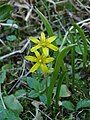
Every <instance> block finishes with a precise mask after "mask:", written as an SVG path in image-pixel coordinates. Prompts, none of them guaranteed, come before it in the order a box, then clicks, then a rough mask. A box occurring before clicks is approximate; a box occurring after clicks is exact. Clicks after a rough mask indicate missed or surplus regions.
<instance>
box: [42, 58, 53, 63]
mask: <svg viewBox="0 0 90 120" xmlns="http://www.w3.org/2000/svg"><path fill="white" fill-rule="evenodd" d="M53 60H54V58H53V57H48V58H46V59H45V61H44V63H49V62H52V61H53Z"/></svg>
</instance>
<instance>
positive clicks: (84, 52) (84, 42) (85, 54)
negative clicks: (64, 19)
mask: <svg viewBox="0 0 90 120" xmlns="http://www.w3.org/2000/svg"><path fill="white" fill-rule="evenodd" d="M73 26H74V28H75V29H77V30H78V32H79V34H80V36H81V38H82V41H83V46H84V51H83V53H82V54H83V66H84V67H85V66H86V64H87V56H88V52H87V51H88V47H87V38H86V36H85V34H84V31H83V30H82V28H80V27H79V25H77V24H75V23H74V24H73Z"/></svg>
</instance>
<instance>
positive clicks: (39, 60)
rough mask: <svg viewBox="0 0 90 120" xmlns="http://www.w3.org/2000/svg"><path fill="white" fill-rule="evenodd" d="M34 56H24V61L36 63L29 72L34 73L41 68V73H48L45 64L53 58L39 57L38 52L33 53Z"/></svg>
mask: <svg viewBox="0 0 90 120" xmlns="http://www.w3.org/2000/svg"><path fill="white" fill-rule="evenodd" d="M35 55H36V57H34V56H25V59H26V60H28V61H31V62H36V63H35V64H34V66H33V67H32V68H31V69H30V72H35V71H36V70H37V69H38V68H41V70H42V72H43V73H44V74H46V73H47V72H48V67H47V65H46V64H47V63H49V62H52V61H53V60H54V58H53V57H46V56H45V55H43V54H42V55H40V53H39V52H38V51H35Z"/></svg>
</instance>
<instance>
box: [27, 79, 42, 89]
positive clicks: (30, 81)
mask: <svg viewBox="0 0 90 120" xmlns="http://www.w3.org/2000/svg"><path fill="white" fill-rule="evenodd" d="M27 84H28V85H29V87H30V88H31V89H34V90H36V91H39V90H40V88H41V85H40V83H39V81H38V80H37V79H35V78H32V77H27Z"/></svg>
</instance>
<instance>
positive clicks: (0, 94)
mask: <svg viewBox="0 0 90 120" xmlns="http://www.w3.org/2000/svg"><path fill="white" fill-rule="evenodd" d="M0 99H1V102H2V105H3V108H4V109H6V106H5V104H4V101H3V98H2V93H1V84H0Z"/></svg>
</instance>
